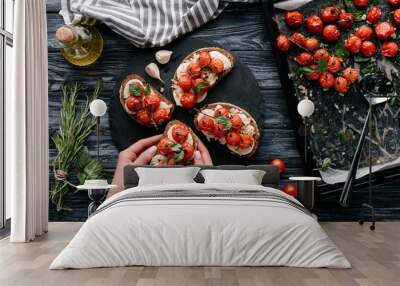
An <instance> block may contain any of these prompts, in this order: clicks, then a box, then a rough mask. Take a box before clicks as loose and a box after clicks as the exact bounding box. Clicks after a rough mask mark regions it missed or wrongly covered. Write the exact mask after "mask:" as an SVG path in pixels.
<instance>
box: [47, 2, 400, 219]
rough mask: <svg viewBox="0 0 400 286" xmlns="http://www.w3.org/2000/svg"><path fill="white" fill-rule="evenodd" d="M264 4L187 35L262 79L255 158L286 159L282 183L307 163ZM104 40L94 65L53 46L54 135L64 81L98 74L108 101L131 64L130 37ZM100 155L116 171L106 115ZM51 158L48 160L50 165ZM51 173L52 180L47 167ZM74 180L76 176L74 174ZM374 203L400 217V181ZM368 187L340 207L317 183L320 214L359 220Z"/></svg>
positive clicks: (236, 9) (81, 202) (83, 205)
mask: <svg viewBox="0 0 400 286" xmlns="http://www.w3.org/2000/svg"><path fill="white" fill-rule="evenodd" d="M47 2H48V3H47V17H48V20H47V21H48V37H49V40H51V39H53V38H54V35H55V31H56V29H57V28H58V27H59V26H61V25H62V24H63V21H62V18H61V16H59V15H58V12H59V9H60V5H59V3H60V1H59V0H48V1H47ZM265 23H266V22H265V20H264V16H263V12H262V7H261V5H259V4H239V3H237V4H231V5H230V6H229V7H228V8H227V9H226V10H225V11H224V12H223V13H222V15H221V16H220V17H219V18H217V19H216V20H214V21H212V22H210V23H208V24H207V25H205V26H203V27H202V28H200V29H198V30H196V31H194V32H192V33H191V34H190V35H189V36H190V37H194V38H198V39H203V40H208V41H214V42H216V43H218V44H220V45H223V46H225V47H227V48H228V49H230V50H232V51H233V52H234V53H235V55H236V56H237V57H238V58H239V59H240V61H241V62H243V63H244V64H247V66H248V67H249V68H250V70H251V71H252V72H253V74H254V76H255V77H256V79H257V81H258V85H259V87H260V91H261V94H262V96H263V98H264V106H263V109H264V129H263V131H262V133H263V134H262V141H261V142H260V150H259V153H258V156H257V163H259V164H266V163H268V162H270V161H271V160H272V159H274V158H281V159H283V160H284V161H285V163H286V167H287V168H286V172H285V173H284V174H283V176H282V182H281V183H282V185H283V184H284V183H286V182H287V181H288V177H289V176H292V175H302V174H304V172H305V171H304V165H303V163H302V159H301V157H300V155H299V152H298V149H297V145H296V139H295V132H297V130H293V128H292V124H291V121H290V117H289V111H288V106H287V101H286V98H285V96H284V94H283V91H282V89H281V83H280V81H279V76H278V72H277V68H276V62H275V59H274V56H273V53H272V50H271V45H270V42H269V39H268V37H267V32H266V28H265ZM100 30H101V31H102V33H103V37H104V40H105V44H104V51H103V55H102V57H101V58H100V60H99V61H98V62H97V63H96V64H95V65H93V66H90V67H86V68H77V67H73V66H71V65H69V64H68V63H67V62H66V61H65V60H64V58H63V57H62V55H61V54H60V53H59V51H58V50H57V49H54V48H51V47H49V133H50V137H51V136H53V135H54V134H55V133H56V131H57V129H58V125H59V111H60V103H61V96H60V87H61V86H62V84H64V83H66V82H73V81H79V82H81V83H82V89H83V92H81V94H82V95H84V94H85V92H87V93H91V92H92V90H93V87H94V85H95V82H96V79H98V78H100V79H102V80H103V93H102V95H101V98H102V99H103V100H105V101H106V102H107V103H108V102H109V101H110V99H111V97H112V91H113V88H114V83H115V80H116V79H117V78H118V76H119V75H120V74H121V73H122V72H123V71H124V70H125V69H126V68H127V66H128V59H129V58H130V57H132V56H133V55H135V54H136V53H137V51H138V49H137V48H135V47H134V46H133V45H131V44H130V43H129V42H128V41H127V40H125V39H124V38H122V37H120V36H118V35H117V34H115V33H113V32H111V31H110V30H109V29H108V28H106V27H104V26H101V27H100ZM101 132H102V137H101V138H102V139H101V146H100V149H101V150H100V152H101V158H102V161H103V164H104V165H105V167H106V168H107V169H108V170H110V171H112V170H113V169H114V167H115V163H116V158H117V154H118V153H117V150H116V148H115V147H114V146H113V143H112V141H111V133H110V129H109V122H108V117H107V116H104V117H103V118H102V122H101ZM94 135H95V134H94V133H93V134H92V136H91V137H90V138H89V140H88V144H87V145H88V148H89V150H90V151H91V152H93V155H94V154H95V151H96V144H95V136H94ZM49 143H50V150H49V154H50V160H51V161H52V159H53V158H54V156H55V155H56V152H55V149H54V144H53V143H52V141H51V138H49ZM51 161H50V162H49V166H51ZM49 179H50V182H52V181H53V175H52V172H51V168H50V167H49ZM71 179H72V180H73V181H74V178H73V177H72V178H71ZM375 191H376V192H375V194H376V195H375V205H376V206H377V217H378V218H379V219H395V218H400V182H399V181H397V182H393V183H390V184H387V185H385V186H379V187H375ZM366 198H367V197H366V190H360V191H359V192H357V193H356V194H355V195H354V196H353V204H352V206H351V207H350V208H346V209H344V208H341V207H340V206H339V205H338V203H337V201H338V194H337V193H333V194H331V193H329V192H326V191H321V189H319V190H318V189H317V195H316V208H315V210H314V212H315V213H317V214H318V215H319V218H320V219H321V220H356V219H358V218H359V217H360V215H361V213H362V210H361V209H360V204H361V203H362V202H364V201H365V200H366ZM88 204H89V200H88V198H87V193H86V192H85V191H80V192H78V193H75V194H73V190H71V195H69V196H68V197H67V198H66V205H67V206H69V207H71V208H72V209H73V210H72V211H69V212H67V211H63V212H56V211H55V209H54V207H53V206H52V205H51V204H50V220H51V221H82V220H85V219H86V218H87V205H88Z"/></svg>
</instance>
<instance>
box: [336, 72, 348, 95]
mask: <svg viewBox="0 0 400 286" xmlns="http://www.w3.org/2000/svg"><path fill="white" fill-rule="evenodd" d="M335 90H336V91H337V92H339V93H346V92H347V91H348V90H349V83H348V82H347V79H345V78H344V77H341V76H339V77H337V78H336V80H335Z"/></svg>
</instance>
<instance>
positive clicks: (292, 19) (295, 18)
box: [285, 11, 303, 28]
mask: <svg viewBox="0 0 400 286" xmlns="http://www.w3.org/2000/svg"><path fill="white" fill-rule="evenodd" d="M285 22H286V24H287V25H288V26H289V27H291V28H297V27H300V26H301V24H303V15H302V14H301V13H300V12H299V11H290V12H287V13H286V15H285Z"/></svg>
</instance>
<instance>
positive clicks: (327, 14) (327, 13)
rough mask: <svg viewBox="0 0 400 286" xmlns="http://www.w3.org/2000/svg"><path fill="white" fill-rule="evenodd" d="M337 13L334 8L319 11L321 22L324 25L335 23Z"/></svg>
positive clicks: (338, 11) (337, 10)
mask: <svg viewBox="0 0 400 286" xmlns="http://www.w3.org/2000/svg"><path fill="white" fill-rule="evenodd" d="M339 13H340V10H339V9H338V8H337V7H335V6H329V7H326V8H324V9H322V11H321V18H322V21H324V22H325V23H333V22H336V20H337V19H338V17H339Z"/></svg>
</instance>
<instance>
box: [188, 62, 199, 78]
mask: <svg viewBox="0 0 400 286" xmlns="http://www.w3.org/2000/svg"><path fill="white" fill-rule="evenodd" d="M187 71H188V73H189V74H190V75H191V76H192V77H196V76H200V74H201V67H200V65H199V64H198V63H190V64H189V66H188V69H187Z"/></svg>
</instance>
